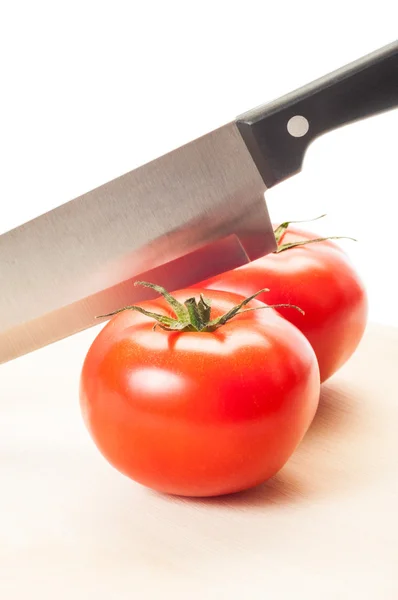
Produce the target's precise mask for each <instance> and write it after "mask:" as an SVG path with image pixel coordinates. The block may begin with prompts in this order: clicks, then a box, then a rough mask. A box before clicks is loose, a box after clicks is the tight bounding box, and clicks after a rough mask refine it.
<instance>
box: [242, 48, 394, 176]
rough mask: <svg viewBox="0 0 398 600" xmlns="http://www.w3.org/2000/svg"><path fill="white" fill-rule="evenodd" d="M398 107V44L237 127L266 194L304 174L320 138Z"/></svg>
mask: <svg viewBox="0 0 398 600" xmlns="http://www.w3.org/2000/svg"><path fill="white" fill-rule="evenodd" d="M396 107H398V41H396V42H393V43H392V44H389V45H388V46H385V47H384V48H381V49H380V50H377V51H376V52H373V53H372V54H368V55H367V56H365V57H363V58H361V59H359V60H357V61H355V62H353V63H350V64H349V65H347V66H345V67H342V68H341V69H338V70H337V71H334V72H333V73H330V74H329V75H326V76H325V77H322V78H320V79H317V80H316V81H314V82H312V83H310V84H309V85H306V86H304V87H302V88H299V89H298V90H296V91H294V92H292V93H290V94H287V95H286V96H283V97H282V98H279V99H278V100H275V101H273V102H271V103H270V104H266V105H263V106H260V107H258V108H255V109H253V110H251V111H249V112H247V113H244V114H243V115H241V116H240V117H238V118H237V120H236V124H237V126H238V129H239V131H240V134H241V135H242V137H243V140H244V142H245V144H246V146H247V147H248V149H249V151H250V153H251V155H252V157H253V160H254V162H255V164H256V166H257V168H258V170H259V171H260V173H261V176H262V178H263V179H264V182H265V184H266V186H267V187H268V188H270V187H272V186H274V185H276V184H277V183H279V182H280V181H283V180H284V179H287V178H288V177H290V176H291V175H294V174H296V173H298V172H299V171H300V170H301V167H302V163H303V159H304V155H305V152H306V150H307V147H308V146H309V144H310V143H311V142H312V141H313V140H314V139H315V138H316V137H318V136H320V135H322V134H323V133H326V132H327V131H331V130H333V129H336V128H338V127H340V126H341V125H346V124H348V123H353V122H355V121H358V120H360V119H363V118H365V117H370V116H372V115H376V114H378V113H382V112H384V111H387V110H390V109H392V108H396Z"/></svg>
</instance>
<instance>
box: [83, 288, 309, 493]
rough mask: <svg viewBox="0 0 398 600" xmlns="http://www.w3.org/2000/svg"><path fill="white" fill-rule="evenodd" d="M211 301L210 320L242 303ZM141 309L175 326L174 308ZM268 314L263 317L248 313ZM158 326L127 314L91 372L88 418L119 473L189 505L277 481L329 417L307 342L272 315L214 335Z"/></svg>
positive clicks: (102, 343) (105, 335)
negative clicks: (322, 410) (318, 415)
mask: <svg viewBox="0 0 398 600" xmlns="http://www.w3.org/2000/svg"><path fill="white" fill-rule="evenodd" d="M201 292H203V290H199V289H189V290H182V291H179V292H177V293H176V294H175V297H176V298H177V300H179V301H181V302H183V301H184V300H185V299H186V298H188V297H192V296H195V297H196V298H199V296H200V293H201ZM205 292H207V293H206V295H207V296H208V297H210V299H211V301H212V305H211V319H213V318H216V317H220V316H221V315H222V314H224V313H226V312H227V311H229V310H231V309H232V308H233V307H234V306H235V305H236V304H238V303H239V302H240V301H241V300H242V297H240V296H237V295H235V294H231V293H225V292H217V291H214V292H208V291H205ZM140 306H141V308H144V309H145V310H147V311H151V312H157V313H161V314H162V315H169V316H170V315H173V311H172V309H171V308H170V306H169V305H168V303H167V302H166V301H165V300H164V299H163V298H160V299H156V300H154V301H147V302H143V303H142V304H141V305H140ZM257 307H262V308H264V305H263V304H262V303H260V302H258V301H256V300H254V301H251V302H250V304H248V308H257ZM290 310H294V309H290ZM153 325H154V322H153V321H152V320H151V319H150V318H148V316H146V315H143V314H140V313H138V312H136V311H132V310H124V311H123V312H120V313H119V314H118V315H116V316H114V317H113V318H112V319H111V320H110V321H109V323H107V325H106V326H105V327H104V328H103V329H102V330H101V331H100V333H99V335H98V336H97V337H96V339H95V340H94V342H93V344H92V346H91V348H90V349H89V351H88V353H87V356H86V359H85V362H84V365H83V369H82V374H81V383H80V403H81V409H82V414H83V417H84V420H85V423H86V425H87V427H88V430H89V431H90V433H91V436H92V438H93V440H94V442H95V443H96V445H97V447H98V448H99V450H100V452H101V453H102V454H103V455H104V457H105V458H106V459H107V460H108V462H109V463H110V464H111V465H113V466H114V467H115V468H116V469H118V470H119V471H120V472H121V473H123V474H125V475H127V476H128V477H130V478H132V479H133V480H135V481H137V482H139V483H141V484H144V485H146V486H148V487H150V488H153V489H155V490H158V491H161V492H166V493H170V494H176V495H184V496H214V495H221V494H227V493H231V492H237V491H240V490H244V489H246V488H249V487H252V486H255V485H257V484H259V483H261V482H263V481H264V480H266V479H268V478H269V477H271V476H272V475H274V474H275V473H276V472H277V471H278V470H279V469H281V467H282V466H283V465H284V464H285V462H286V461H287V460H288V458H289V457H290V455H291V454H292V452H293V451H294V450H295V448H296V446H297V445H298V444H299V442H300V440H301V439H302V438H303V436H304V434H305V432H306V431H307V429H308V427H309V425H310V423H311V421H312V419H313V417H314V414H315V411H316V408H317V405H318V399H319V389H320V383H319V370H318V365H317V362H316V358H315V354H314V352H313V350H312V348H311V345H310V344H309V343H308V341H307V340H306V339H305V337H304V336H303V335H302V334H301V333H300V332H299V331H298V330H297V329H296V328H294V327H292V326H291V325H290V324H289V323H288V322H287V321H286V320H284V319H283V318H281V317H280V316H279V315H278V314H277V313H276V312H275V311H274V310H273V309H268V308H267V309H265V310H254V311H248V312H242V313H241V314H238V315H237V316H235V317H234V318H232V319H231V320H229V321H228V322H226V323H225V324H224V325H222V326H220V327H219V328H217V329H215V330H214V331H170V330H167V329H166V330H165V329H161V328H159V327H158V328H156V329H155V330H153Z"/></svg>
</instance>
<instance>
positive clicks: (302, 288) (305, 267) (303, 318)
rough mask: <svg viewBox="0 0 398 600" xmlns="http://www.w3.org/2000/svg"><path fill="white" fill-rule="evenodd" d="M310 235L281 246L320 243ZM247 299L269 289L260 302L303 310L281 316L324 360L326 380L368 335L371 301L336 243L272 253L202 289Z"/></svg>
mask: <svg viewBox="0 0 398 600" xmlns="http://www.w3.org/2000/svg"><path fill="white" fill-rule="evenodd" d="M314 237H316V236H314V234H312V233H309V232H308V231H302V230H299V229H294V228H289V229H288V230H286V231H285V233H284V234H283V236H282V237H281V240H280V243H281V244H282V243H283V244H294V243H297V242H299V241H304V242H308V241H309V240H313V239H314ZM200 285H201V286H203V287H205V288H208V289H212V290H224V291H228V292H235V293H238V294H242V295H249V294H252V293H253V292H254V291H256V290H258V289H260V288H263V287H267V288H269V290H270V291H269V292H267V293H263V294H261V295H260V296H259V297H258V298H259V299H260V300H262V301H263V302H265V303H267V304H275V303H279V302H280V303H291V304H296V305H297V306H299V307H300V308H302V309H303V311H304V312H305V315H302V314H300V313H298V312H297V311H295V310H291V309H286V308H280V309H278V310H279V313H280V314H281V315H282V316H283V317H284V318H285V319H287V320H288V321H290V323H292V324H293V325H295V326H296V327H297V328H298V329H299V330H300V331H301V332H302V333H303V334H304V335H305V337H306V338H307V339H308V340H309V342H310V343H311V345H312V347H313V349H314V351H315V354H316V356H317V359H318V363H319V369H320V376H321V381H325V380H326V379H328V378H329V377H330V376H331V375H333V373H335V372H336V371H337V370H338V369H339V368H340V367H341V366H342V365H343V364H344V363H345V362H346V361H347V360H348V359H349V358H350V356H351V355H352V354H353V352H354V351H355V349H356V348H357V346H358V344H359V342H360V340H361V338H362V335H363V333H364V330H365V326H366V320H367V312H368V302H367V295H366V291H365V288H364V285H363V283H362V281H361V279H360V277H359V276H358V274H357V273H356V271H355V269H354V268H353V266H352V264H351V263H350V261H349V259H348V257H347V255H346V254H345V252H343V250H342V249H341V248H340V247H339V246H337V244H335V243H333V242H331V241H330V240H325V241H322V242H316V243H310V244H307V245H301V246H296V247H293V248H290V249H286V250H284V251H282V252H278V253H274V254H270V255H268V256H265V257H263V258H260V259H258V260H255V261H253V262H252V263H250V264H247V265H244V266H243V267H240V268H238V269H235V270H233V271H228V272H227V273H224V274H222V275H219V276H217V277H214V278H212V279H209V280H207V281H205V282H202V283H201V284H200Z"/></svg>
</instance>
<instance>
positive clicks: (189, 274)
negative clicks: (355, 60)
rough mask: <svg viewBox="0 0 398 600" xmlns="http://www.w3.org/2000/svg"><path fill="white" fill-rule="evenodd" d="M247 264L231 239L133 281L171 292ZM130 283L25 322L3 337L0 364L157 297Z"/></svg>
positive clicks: (234, 237)
mask: <svg viewBox="0 0 398 600" xmlns="http://www.w3.org/2000/svg"><path fill="white" fill-rule="evenodd" d="M246 262H248V257H247V254H246V252H245V251H244V249H243V247H242V245H241V243H240V242H239V239H238V238H237V237H236V236H235V235H232V236H229V237H228V238H224V239H222V240H218V241H217V242H215V243H213V244H210V245H208V246H205V247H203V248H201V249H200V250H197V251H196V252H192V253H190V254H187V255H185V256H182V257H180V258H178V259H176V260H174V261H172V262H169V263H167V264H165V265H162V266H160V267H156V268H155V269H151V270H150V271H146V272H145V273H141V274H140V275H138V276H137V277H135V278H134V280H135V281H137V280H143V281H149V282H151V283H157V284H158V285H162V286H164V287H166V288H167V289H168V290H169V291H175V290H177V289H181V288H184V287H188V286H191V285H194V284H195V283H197V282H198V281H203V280H204V279H207V278H208V277H212V276H214V275H218V274H219V273H222V272H224V271H228V270H229V269H233V268H235V267H238V266H240V265H243V264H245V263H246ZM134 280H131V279H129V280H127V281H124V282H122V283H120V284H118V285H115V286H113V287H110V288H108V289H106V290H102V291H101V292H99V293H97V294H94V295H92V296H88V297H87V298H85V299H83V300H81V301H79V302H75V303H73V304H70V305H68V306H65V307H63V308H61V309H59V310H56V311H53V312H50V313H48V314H46V315H43V316H42V317H40V318H39V319H34V320H32V321H29V322H26V323H24V324H22V325H19V326H18V327H14V328H12V329H11V330H9V331H7V332H5V333H2V334H1V335H0V363H4V362H7V361H9V360H12V359H14V358H17V357H18V356H22V355H23V354H27V353H28V352H32V351H33V350H36V349H37V348H40V347H42V346H45V345H47V344H50V343H52V342H55V341H57V340H59V339H62V338H64V337H67V336H68V335H71V334H73V333H76V332H78V331H81V330H83V329H86V328H87V327H90V326H92V325H95V324H98V322H99V321H98V320H97V318H96V317H97V316H98V315H101V314H107V313H110V312H113V311H114V310H117V309H118V308H121V307H123V306H127V305H129V304H134V303H137V302H141V301H143V300H148V299H150V298H154V297H155V296H156V293H154V292H153V290H150V289H148V288H144V287H140V286H137V287H136V286H134V285H133V284H134Z"/></svg>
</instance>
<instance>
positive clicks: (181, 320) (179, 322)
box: [98, 281, 304, 332]
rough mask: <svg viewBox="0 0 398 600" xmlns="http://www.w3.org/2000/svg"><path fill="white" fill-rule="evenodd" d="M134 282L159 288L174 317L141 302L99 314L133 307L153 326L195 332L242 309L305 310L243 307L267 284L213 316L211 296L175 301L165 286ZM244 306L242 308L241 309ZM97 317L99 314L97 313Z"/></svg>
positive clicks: (209, 329) (218, 324)
mask: <svg viewBox="0 0 398 600" xmlns="http://www.w3.org/2000/svg"><path fill="white" fill-rule="evenodd" d="M135 285H143V286H145V287H149V288H151V289H153V290H154V291H156V292H159V293H160V294H161V295H162V296H163V298H164V299H165V300H166V302H167V303H168V304H169V306H170V308H171V309H172V310H173V312H174V314H175V318H174V317H169V316H167V315H162V314H159V313H154V312H151V311H148V310H146V309H144V308H142V307H141V306H135V305H133V306H126V307H125V308H121V309H119V310H115V311H114V312H113V313H108V314H107V315H102V317H111V316H113V315H116V314H118V313H120V312H123V311H125V310H136V311H138V312H140V313H141V314H143V315H145V316H147V317H149V318H151V319H154V320H155V321H156V323H155V325H154V329H155V327H156V326H159V327H160V328H161V329H165V330H167V331H181V332H182V331H196V332H212V331H215V330H216V329H218V328H219V327H222V326H223V325H225V324H226V323H227V322H228V321H230V320H231V319H233V318H234V317H235V316H237V315H239V314H243V313H245V312H249V311H251V310H260V309H263V308H279V307H286V308H294V309H296V310H298V311H299V312H300V313H302V314H304V312H303V311H302V310H301V308H299V307H298V306H295V305H294V304H273V305H272V304H270V305H265V304H264V306H256V307H255V308H246V309H244V307H245V306H246V305H247V304H249V302H251V301H252V300H254V299H255V298H256V297H257V296H258V295H259V294H262V293H263V292H268V291H269V290H268V288H263V289H262V290H259V291H258V292H256V293H255V294H253V295H252V296H249V297H248V298H244V299H243V300H242V302H240V303H239V304H237V305H236V306H234V307H233V308H231V310H229V311H227V312H226V313H225V314H223V315H221V316H220V317H216V318H215V319H212V318H211V300H209V299H208V298H204V296H203V295H202V294H201V295H200V298H199V301H197V300H196V298H188V299H187V300H185V302H184V304H181V302H178V300H177V299H176V298H174V296H171V294H169V292H168V291H167V290H165V289H164V288H163V287H161V286H159V285H155V284H152V283H147V282H144V281H137V282H136V283H135ZM242 309H243V310H242ZM98 318H100V317H98Z"/></svg>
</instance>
